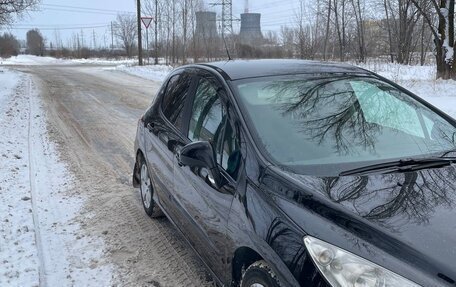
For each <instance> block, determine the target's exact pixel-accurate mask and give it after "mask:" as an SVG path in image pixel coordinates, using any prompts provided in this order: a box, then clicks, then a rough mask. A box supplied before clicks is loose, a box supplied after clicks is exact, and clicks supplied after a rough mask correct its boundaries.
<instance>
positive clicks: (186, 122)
mask: <svg viewBox="0 0 456 287" xmlns="http://www.w3.org/2000/svg"><path fill="white" fill-rule="evenodd" d="M185 72H188V73H189V74H190V76H191V83H190V88H189V93H190V94H189V95H187V97H186V99H185V103H184V110H183V111H182V113H183V115H182V117H183V118H182V121H183V123H184V124H183V125H182V126H181V127H180V128H178V127H176V126H175V125H174V124H173V123H172V122H171V121H170V120H169V119H168V117H167V116H166V115H165V113H164V112H163V98H164V97H165V95H166V91H167V89H168V84H169V80H171V78H172V77H174V76H176V75H181V74H183V73H185ZM195 79H196V76H195V74H194V73H191V72H189V71H185V70H181V71H179V72H178V73H176V74H173V75H171V76H170V77H169V78H168V82H167V83H166V89H165V91H164V93H163V96H162V98H161V99H160V108H159V109H158V110H159V112H160V116H161V117H162V118H163V119H164V120H165V122H166V123H167V124H168V125H169V126H171V127H172V128H173V129H174V131H175V132H176V133H177V134H178V135H179V136H181V135H183V137H186V136H187V133H188V125H189V116H190V114H191V109H190V111H189V107H188V106H189V104H188V101H189V100H190V98H191V97H192V95H193V96H194V93H195V88H196V82H195ZM186 131H187V132H186Z"/></svg>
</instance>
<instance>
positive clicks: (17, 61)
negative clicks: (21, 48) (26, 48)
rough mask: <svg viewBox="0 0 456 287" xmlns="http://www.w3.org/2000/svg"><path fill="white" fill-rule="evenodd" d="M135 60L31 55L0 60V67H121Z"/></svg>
mask: <svg viewBox="0 0 456 287" xmlns="http://www.w3.org/2000/svg"><path fill="white" fill-rule="evenodd" d="M136 62H137V60H135V59H119V60H116V59H106V58H104V59H103V58H90V59H57V58H53V57H38V56H33V55H18V56H15V57H11V58H6V59H4V58H0V65H14V66H39V65H72V64H94V65H121V64H130V65H131V64H134V63H136Z"/></svg>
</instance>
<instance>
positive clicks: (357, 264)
mask: <svg viewBox="0 0 456 287" xmlns="http://www.w3.org/2000/svg"><path fill="white" fill-rule="evenodd" d="M304 244H305V245H306V248H307V250H308V251H309V253H310V255H311V257H312V259H313V261H314V262H315V264H316V265H317V267H318V269H319V270H320V272H321V273H322V275H323V276H324V277H325V278H326V280H328V282H329V283H330V284H331V286H334V287H419V285H417V284H415V283H413V282H412V281H410V280H408V279H405V278H404V277H402V276H400V275H398V274H395V273H393V272H391V271H389V270H387V269H385V268H383V267H380V266H378V265H377V264H375V263H372V262H370V261H367V260H366V259H363V258H361V257H359V256H357V255H354V254H352V253H350V252H348V251H345V250H343V249H341V248H338V247H336V246H334V245H331V244H329V243H326V242H324V241H321V240H319V239H316V238H313V237H310V236H306V237H304Z"/></svg>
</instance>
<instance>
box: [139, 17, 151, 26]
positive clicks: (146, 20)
mask: <svg viewBox="0 0 456 287" xmlns="http://www.w3.org/2000/svg"><path fill="white" fill-rule="evenodd" d="M152 20H153V18H152V17H141V21H142V22H143V24H144V26H145V27H146V29H147V28H149V26H150V23H151V22H152Z"/></svg>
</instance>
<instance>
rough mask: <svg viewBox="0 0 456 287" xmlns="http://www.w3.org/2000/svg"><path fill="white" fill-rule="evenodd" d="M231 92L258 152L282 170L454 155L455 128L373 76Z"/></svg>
mask: <svg viewBox="0 0 456 287" xmlns="http://www.w3.org/2000/svg"><path fill="white" fill-rule="evenodd" d="M233 84H234V87H235V89H237V92H238V94H239V98H240V99H241V102H242V106H243V109H245V110H246V111H247V114H248V118H249V121H250V122H251V124H252V125H253V127H254V131H255V132H256V135H257V138H258V140H259V141H260V144H261V146H262V147H263V149H264V150H265V151H266V152H267V153H268V154H269V156H270V157H271V158H272V159H273V160H274V161H276V162H277V163H278V164H280V165H284V166H290V167H305V166H307V167H311V166H314V167H315V165H319V166H321V165H332V166H334V167H337V165H339V167H340V165H341V164H347V163H348V164H352V165H353V163H357V164H358V166H361V165H362V164H363V163H364V164H365V163H366V162H376V161H385V160H392V159H397V158H410V157H418V156H419V157H423V156H427V155H431V154H433V155H434V154H436V153H440V154H443V153H444V152H446V151H448V150H452V149H455V140H456V129H455V127H454V126H453V125H452V124H450V123H449V122H448V121H447V120H445V119H444V118H442V117H441V116H439V115H438V114H436V113H435V112H433V111H432V110H431V109H429V108H428V107H426V106H424V105H423V104H421V103H419V102H418V101H417V100H415V99H413V98H412V97H411V96H410V95H408V94H406V93H404V92H402V91H401V90H399V89H397V88H395V87H394V86H392V85H390V84H388V83H386V82H383V81H381V80H379V79H377V78H374V77H372V76H362V75H350V74H326V75H296V76H286V77H285V76H280V77H267V78H254V79H244V80H238V81H234V82H233ZM343 168H346V167H340V170H339V171H341V170H343ZM333 169H334V168H333ZM307 170H310V169H307Z"/></svg>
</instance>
